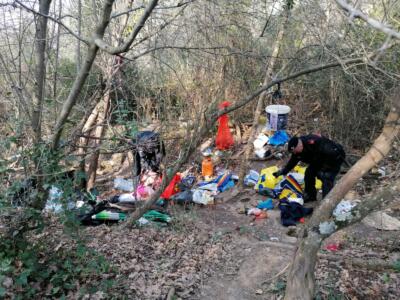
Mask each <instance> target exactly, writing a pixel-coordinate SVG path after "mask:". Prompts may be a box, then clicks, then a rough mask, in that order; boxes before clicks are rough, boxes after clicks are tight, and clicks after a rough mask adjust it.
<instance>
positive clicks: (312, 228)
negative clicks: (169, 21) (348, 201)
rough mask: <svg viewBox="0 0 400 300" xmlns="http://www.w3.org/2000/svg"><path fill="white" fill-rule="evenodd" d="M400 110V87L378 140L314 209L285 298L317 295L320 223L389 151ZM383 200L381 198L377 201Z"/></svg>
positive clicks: (292, 270) (291, 298)
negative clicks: (316, 268) (316, 273)
mask: <svg viewBox="0 0 400 300" xmlns="http://www.w3.org/2000/svg"><path fill="white" fill-rule="evenodd" d="M399 113H400V96H399V93H398V91H397V93H395V94H394V99H393V103H392V107H391V110H390V112H389V115H388V116H387V118H386V122H385V126H384V128H383V131H382V133H381V134H380V136H379V137H378V138H377V139H376V140H375V142H374V144H373V145H372V147H371V148H370V150H369V151H368V152H367V153H366V154H365V155H364V156H363V157H362V158H361V159H360V160H359V161H358V162H357V163H356V164H355V165H354V166H353V167H352V168H351V169H350V170H349V171H348V172H347V174H346V175H345V176H343V178H342V179H341V180H340V181H339V182H338V183H337V185H336V186H335V187H334V188H333V189H332V190H331V192H330V193H329V194H328V195H327V196H326V197H325V199H324V200H323V202H322V203H321V205H320V206H319V207H318V209H316V210H315V211H314V214H313V216H312V217H311V219H310V222H309V225H308V226H307V227H306V228H305V229H304V232H303V233H302V240H301V241H300V243H299V246H298V248H297V251H296V255H295V257H294V260H293V262H292V267H291V270H290V273H289V276H288V280H287V286H286V293H285V299H287V300H297V299H302V300H303V299H305V300H307V299H313V297H314V289H315V283H314V282H315V278H314V269H315V264H316V260H317V253H318V250H319V248H320V246H321V243H322V241H323V240H324V239H325V238H326V237H328V236H329V235H323V234H321V233H320V231H319V225H320V224H321V223H322V222H325V221H328V220H329V218H330V216H331V214H332V211H333V210H334V208H335V207H336V206H337V204H338V203H339V202H340V200H341V199H343V197H344V195H345V194H346V193H347V192H348V191H349V190H350V189H351V187H352V186H353V185H354V184H355V183H356V182H357V181H358V179H359V178H361V177H362V176H363V175H364V174H365V173H366V172H368V171H369V170H370V169H371V168H372V167H374V166H375V165H376V164H377V163H378V162H379V161H380V160H382V159H383V158H384V157H385V156H386V155H387V153H388V152H389V150H390V149H391V147H392V142H393V140H394V139H395V138H396V137H397V136H398V134H399V132H400V125H399V123H398V122H399ZM380 200H381V199H377V201H380ZM360 205H362V204H360Z"/></svg>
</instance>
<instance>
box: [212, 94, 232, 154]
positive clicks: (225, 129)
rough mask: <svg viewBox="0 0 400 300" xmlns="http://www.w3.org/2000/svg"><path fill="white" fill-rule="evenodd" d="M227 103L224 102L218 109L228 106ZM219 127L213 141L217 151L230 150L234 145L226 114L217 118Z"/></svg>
mask: <svg viewBox="0 0 400 300" xmlns="http://www.w3.org/2000/svg"><path fill="white" fill-rule="evenodd" d="M230 105H231V103H230V102H229V101H224V102H222V103H221V104H220V105H219V108H220V109H224V108H226V107H228V106H230ZM218 122H219V126H218V131H217V137H216V139H215V144H216V146H217V149H219V150H227V149H229V148H231V147H232V146H233V144H234V141H233V136H232V134H231V132H230V130H229V126H228V122H229V118H228V115H227V114H223V115H222V116H220V117H219V118H218Z"/></svg>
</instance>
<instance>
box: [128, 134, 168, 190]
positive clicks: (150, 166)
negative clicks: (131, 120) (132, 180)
mask: <svg viewBox="0 0 400 300" xmlns="http://www.w3.org/2000/svg"><path fill="white" fill-rule="evenodd" d="M132 142H133V146H134V156H135V165H134V175H135V176H140V175H141V174H143V173H144V172H145V171H152V172H155V173H157V174H159V173H160V164H161V160H162V158H163V157H164V156H165V146H164V143H163V142H162V141H161V139H160V134H159V133H157V132H154V131H139V132H138V134H137V136H136V138H135V139H134V140H133V141H132ZM142 181H143V180H142ZM128 192H129V191H128Z"/></svg>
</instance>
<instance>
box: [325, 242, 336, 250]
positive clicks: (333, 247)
mask: <svg viewBox="0 0 400 300" xmlns="http://www.w3.org/2000/svg"><path fill="white" fill-rule="evenodd" d="M339 246H340V245H339V244H335V243H334V244H329V245H327V246H326V247H325V250H329V251H332V252H336V251H338V250H339Z"/></svg>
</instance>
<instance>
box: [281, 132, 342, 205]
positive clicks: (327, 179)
mask: <svg viewBox="0 0 400 300" xmlns="http://www.w3.org/2000/svg"><path fill="white" fill-rule="evenodd" d="M288 151H289V152H290V153H291V154H292V156H291V158H290V160H289V161H288V163H287V164H286V166H285V167H284V168H283V169H281V170H280V171H278V172H275V173H274V176H275V177H278V176H280V175H286V174H287V173H289V172H290V170H292V169H293V168H294V167H295V166H296V165H297V163H298V162H300V161H301V162H304V163H306V164H308V167H307V169H306V172H305V176H304V183H305V193H304V202H309V201H315V200H316V199H317V190H316V189H315V180H316V178H318V179H320V180H321V181H322V196H323V197H325V196H326V195H327V194H328V193H329V191H330V190H331V189H332V188H333V185H334V181H335V177H336V175H337V174H338V173H339V171H340V166H341V165H342V163H343V161H344V159H345V156H346V154H345V152H344V150H343V147H342V146H341V145H340V144H338V143H335V142H333V141H331V140H330V139H328V138H326V137H322V136H319V135H314V134H310V135H306V136H300V137H293V138H291V139H290V140H289V143H288Z"/></svg>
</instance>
